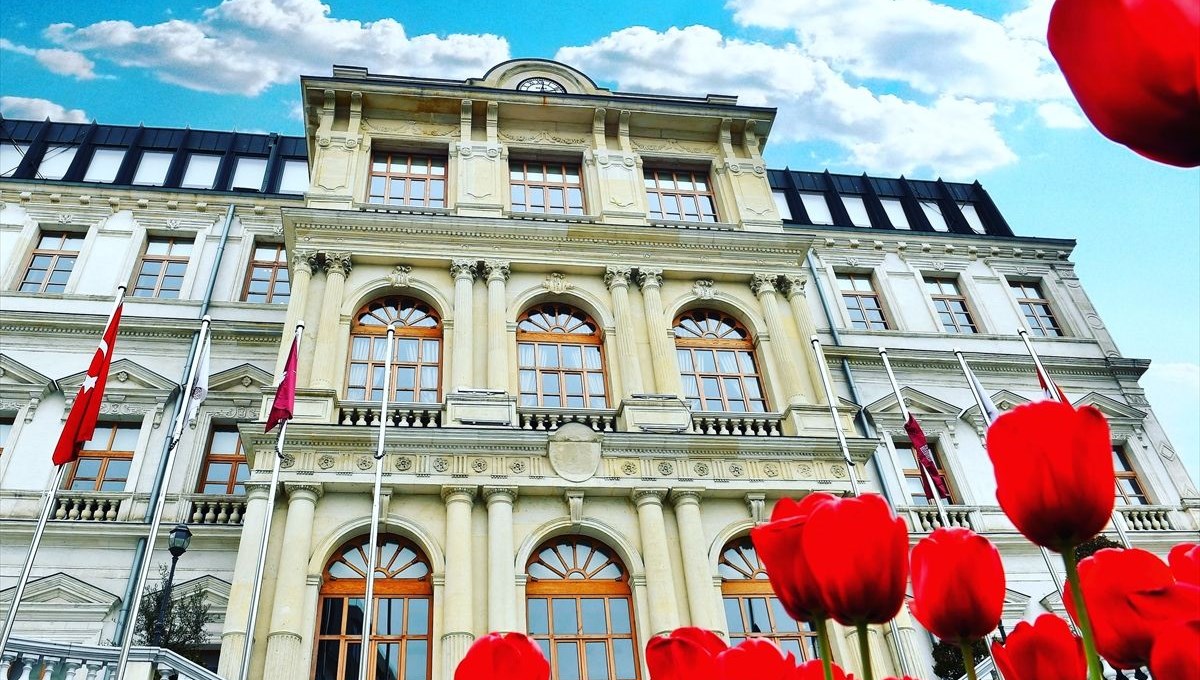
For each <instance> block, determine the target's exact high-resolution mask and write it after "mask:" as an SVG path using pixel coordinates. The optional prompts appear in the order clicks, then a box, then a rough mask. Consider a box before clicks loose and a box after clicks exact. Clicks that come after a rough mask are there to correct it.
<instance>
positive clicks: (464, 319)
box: [450, 259, 475, 390]
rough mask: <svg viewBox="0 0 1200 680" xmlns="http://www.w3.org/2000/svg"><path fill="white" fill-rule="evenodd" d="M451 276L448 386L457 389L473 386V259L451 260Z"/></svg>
mask: <svg viewBox="0 0 1200 680" xmlns="http://www.w3.org/2000/svg"><path fill="white" fill-rule="evenodd" d="M450 275H451V276H453V277H454V354H453V356H452V357H451V360H450V368H451V376H452V377H451V379H450V387H451V388H452V389H454V390H459V389H462V388H464V387H474V384H473V383H474V380H475V376H474V372H475V371H474V370H473V369H474V366H473V365H472V364H473V358H474V357H473V355H474V352H473V351H472V350H473V349H474V347H473V344H472V330H473V329H472V326H473V325H474V323H475V311H474V305H473V304H472V302H473V299H474V295H472V293H473V292H474V291H473V288H474V286H475V261H474V260H457V259H456V260H451V261H450Z"/></svg>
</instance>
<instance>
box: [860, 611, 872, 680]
mask: <svg viewBox="0 0 1200 680" xmlns="http://www.w3.org/2000/svg"><path fill="white" fill-rule="evenodd" d="M857 629H858V655H859V656H860V657H862V672H863V680H875V669H874V668H871V641H870V640H868V639H867V624H865V623H860V624H858V625H857Z"/></svg>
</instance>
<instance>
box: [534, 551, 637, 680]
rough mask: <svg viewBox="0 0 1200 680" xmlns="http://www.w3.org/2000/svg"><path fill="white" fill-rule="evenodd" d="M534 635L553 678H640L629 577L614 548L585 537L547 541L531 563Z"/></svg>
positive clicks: (635, 679) (555, 679)
mask: <svg viewBox="0 0 1200 680" xmlns="http://www.w3.org/2000/svg"><path fill="white" fill-rule="evenodd" d="M526 573H527V574H528V576H529V580H528V582H527V583H526V586H525V606H526V622H527V626H528V630H529V635H530V636H531V637H533V639H534V640H535V641H537V643H538V645H539V646H540V647H541V648H542V653H543V654H545V655H546V658H547V659H549V660H550V668H551V677H552V678H554V680H637V679H638V678H639V677H640V672H639V662H638V659H637V652H636V648H635V644H634V640H635V631H634V625H633V606H632V605H633V599H632V596H631V591H630V588H629V573H628V572H627V571H626V570H625V566H624V565H623V564H621V561H620V560H619V559H618V558H617V556H616V554H615V553H614V552H613V550H612V548H609V547H608V546H607V545H605V544H603V543H601V542H599V541H596V540H594V539H591V538H587V537H584V536H558V537H555V538H553V539H550V540H549V541H546V542H545V543H543V544H542V545H541V546H540V547H539V548H538V549H537V550H535V551H534V553H533V555H532V556H531V557H530V558H529V562H528V564H527V565H526Z"/></svg>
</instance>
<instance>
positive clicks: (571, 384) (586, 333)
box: [517, 303, 608, 408]
mask: <svg viewBox="0 0 1200 680" xmlns="http://www.w3.org/2000/svg"><path fill="white" fill-rule="evenodd" d="M602 342H603V339H602V337H601V334H600V326H599V325H598V324H597V323H596V322H595V321H593V320H592V319H591V317H589V316H588V315H587V314H584V313H583V312H582V311H580V310H578V309H576V308H574V307H571V306H570V305H564V304H558V303H548V304H543V305H539V306H537V307H533V308H531V309H529V310H528V311H526V312H525V313H524V314H522V315H521V318H520V320H519V321H518V322H517V364H518V367H519V369H520V373H519V374H518V379H519V383H520V388H521V405H522V406H548V407H553V408H561V407H569V408H607V407H608V397H607V380H606V379H605V369H604V352H603V351H602V349H603V347H602Z"/></svg>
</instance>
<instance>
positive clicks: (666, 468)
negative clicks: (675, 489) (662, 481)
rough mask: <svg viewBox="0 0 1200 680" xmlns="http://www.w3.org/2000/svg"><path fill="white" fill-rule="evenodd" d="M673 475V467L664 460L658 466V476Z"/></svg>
mask: <svg viewBox="0 0 1200 680" xmlns="http://www.w3.org/2000/svg"><path fill="white" fill-rule="evenodd" d="M674 473H675V466H674V465H672V464H671V463H670V462H669V461H665V460H664V461H662V462H660V463H659V464H658V474H660V475H662V476H663V477H668V476H670V475H672V474H674Z"/></svg>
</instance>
